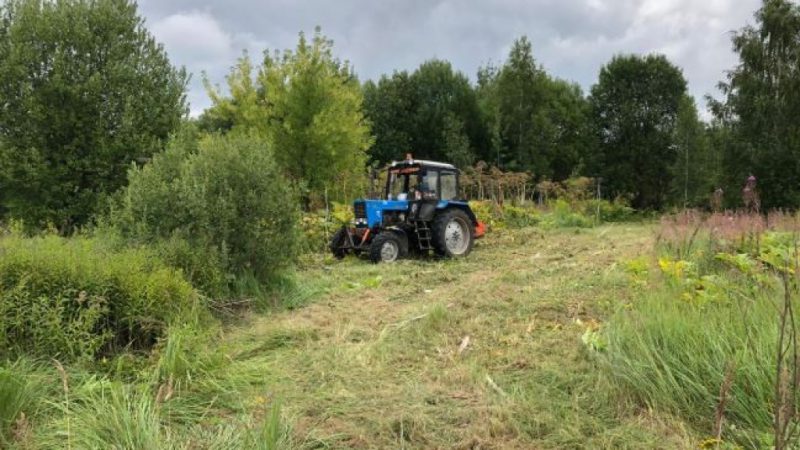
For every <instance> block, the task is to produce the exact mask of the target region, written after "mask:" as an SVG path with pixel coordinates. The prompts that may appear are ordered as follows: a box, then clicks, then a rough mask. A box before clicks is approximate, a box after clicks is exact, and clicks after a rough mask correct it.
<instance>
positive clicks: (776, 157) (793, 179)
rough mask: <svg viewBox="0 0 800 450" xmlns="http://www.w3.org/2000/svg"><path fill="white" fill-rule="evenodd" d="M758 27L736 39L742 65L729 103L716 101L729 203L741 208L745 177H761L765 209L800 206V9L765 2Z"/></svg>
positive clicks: (782, 1) (727, 88)
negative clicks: (799, 120)
mask: <svg viewBox="0 0 800 450" xmlns="http://www.w3.org/2000/svg"><path fill="white" fill-rule="evenodd" d="M755 19H756V26H747V27H744V28H743V29H741V30H740V31H739V32H738V33H735V34H734V36H733V50H734V51H735V52H736V53H738V54H739V62H738V64H737V65H736V66H735V67H734V68H733V69H732V70H731V71H730V72H728V79H727V81H726V82H723V83H721V84H720V87H721V89H722V93H723V94H724V95H725V100H724V103H719V102H712V106H713V110H714V112H715V113H716V118H717V120H718V121H720V123H721V125H722V126H723V127H724V128H725V129H726V130H727V131H728V132H729V135H728V136H726V138H727V139H725V141H724V142H721V143H720V144H721V145H720V150H721V151H722V152H723V162H722V164H723V169H724V174H725V180H724V181H725V183H726V191H729V192H730V193H731V195H730V196H729V198H728V202H729V203H730V204H734V203H735V204H741V198H740V196H739V194H740V193H741V189H742V187H743V184H744V182H745V179H746V178H747V177H748V176H749V175H750V174H754V175H756V176H757V177H758V189H759V191H760V196H761V202H762V206H763V207H765V208H773V207H797V206H798V205H800V190H798V188H797V186H798V185H800V172H799V171H798V170H797V161H798V159H799V158H800V146H798V142H799V140H800V126H798V124H797V120H796V118H797V115H798V105H800V90H798V86H799V85H800V74H798V71H797V65H798V63H799V62H800V7H798V5H797V4H795V3H793V2H790V1H788V0H766V1H764V2H763V6H762V7H761V9H759V10H758V11H757V12H756V14H755Z"/></svg>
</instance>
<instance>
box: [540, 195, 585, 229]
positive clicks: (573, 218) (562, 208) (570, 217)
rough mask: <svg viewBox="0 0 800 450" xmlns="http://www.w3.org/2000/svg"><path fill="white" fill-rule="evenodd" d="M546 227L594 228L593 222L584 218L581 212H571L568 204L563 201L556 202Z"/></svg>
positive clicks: (571, 209)
mask: <svg viewBox="0 0 800 450" xmlns="http://www.w3.org/2000/svg"><path fill="white" fill-rule="evenodd" d="M547 225H549V226H553V227H556V228H563V227H577V228H590V227H592V226H594V220H593V219H592V218H590V217H587V216H585V215H584V214H583V213H581V212H577V211H575V210H573V208H572V207H571V206H570V204H569V203H567V202H566V201H564V200H561V199H559V200H556V201H555V203H554V205H553V210H552V212H551V213H550V217H549V218H548V220H547Z"/></svg>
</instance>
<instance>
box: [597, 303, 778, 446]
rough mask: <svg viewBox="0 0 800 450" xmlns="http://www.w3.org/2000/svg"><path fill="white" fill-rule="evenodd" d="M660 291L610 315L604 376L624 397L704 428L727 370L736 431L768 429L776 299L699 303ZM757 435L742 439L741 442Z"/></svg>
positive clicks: (713, 412)
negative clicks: (731, 372) (729, 378)
mask: <svg viewBox="0 0 800 450" xmlns="http://www.w3.org/2000/svg"><path fill="white" fill-rule="evenodd" d="M680 297H681V293H680V292H678V291H677V290H674V289H664V290H663V291H661V292H657V293H652V294H649V295H646V296H644V297H643V298H640V299H638V300H637V301H636V304H635V305H634V306H633V307H632V308H631V309H627V310H624V311H621V312H620V313H618V314H617V315H616V316H615V317H613V318H612V319H611V325H610V326H609V327H608V330H607V333H606V338H607V340H608V341H607V348H608V352H607V353H606V355H605V358H603V360H602V361H603V364H604V367H605V369H606V370H605V374H606V375H607V377H608V378H609V379H610V380H611V381H612V384H613V385H615V386H616V387H617V389H618V392H619V393H620V395H621V396H623V397H624V398H627V399H628V400H631V401H634V402H635V403H638V404H641V405H644V406H647V407H649V408H653V409H656V410H659V411H664V412H668V413H671V414H675V415H677V416H680V417H683V418H684V419H686V420H687V421H689V422H690V423H692V424H694V425H696V426H697V427H698V428H699V429H701V430H707V431H708V432H709V433H710V431H709V430H711V429H712V428H713V427H712V425H713V422H714V420H715V415H716V411H717V405H718V400H719V397H720V386H722V385H723V382H724V380H725V374H726V369H727V368H728V367H729V366H731V365H732V366H733V367H734V368H735V369H734V372H733V381H732V384H731V386H730V387H729V400H728V402H727V405H726V407H725V411H724V414H725V416H726V418H727V421H728V423H733V424H735V425H736V426H737V427H738V428H739V429H740V430H742V429H743V430H757V433H756V434H759V433H768V431H769V427H770V426H771V420H772V411H771V408H770V404H771V402H772V397H773V378H774V370H775V369H774V368H775V362H776V358H775V352H774V348H775V343H776V341H777V329H776V326H775V323H776V312H775V311H776V310H775V307H776V299H775V298H774V297H770V296H769V295H764V296H763V297H760V298H758V299H752V300H748V299H739V300H733V301H732V302H731V303H730V304H714V305H707V306H705V307H702V308H701V307H697V306H695V305H692V304H690V303H687V302H685V301H683V300H681V299H680ZM754 438H755V437H753V436H748V437H746V438H745V439H746V440H752V439H754Z"/></svg>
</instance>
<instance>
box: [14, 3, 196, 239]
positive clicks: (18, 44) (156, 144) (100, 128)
mask: <svg viewBox="0 0 800 450" xmlns="http://www.w3.org/2000/svg"><path fill="white" fill-rule="evenodd" d="M185 87H186V75H185V73H184V71H183V70H178V69H176V68H174V67H173V66H172V65H171V64H170V62H169V60H168V59H167V55H166V52H165V51H164V49H163V47H161V46H160V45H158V44H157V43H156V42H155V40H154V39H153V37H152V36H151V35H150V34H149V33H148V31H147V30H146V29H145V27H144V22H143V20H142V19H141V17H139V15H138V14H137V10H136V4H135V3H133V2H130V1H127V0H63V1H57V2H53V1H40V0H10V1H8V2H5V3H3V4H0V105H2V106H0V111H1V112H0V192H3V196H2V201H3V203H4V205H3V206H4V207H5V208H7V212H8V214H9V215H11V216H13V217H16V218H20V219H23V220H24V221H25V222H26V224H27V225H28V226H29V227H42V226H44V225H46V224H47V223H52V224H54V225H56V226H57V227H58V228H59V229H60V230H61V231H62V232H65V233H66V232H69V231H71V230H72V229H73V228H74V227H75V226H79V225H81V224H84V223H86V222H87V221H88V220H89V219H90V217H91V216H92V215H93V213H95V212H96V211H97V208H98V206H99V205H101V204H102V203H103V202H102V198H103V197H104V196H105V195H107V194H109V193H111V192H113V191H115V190H117V189H118V188H120V187H121V186H123V185H125V183H126V171H127V170H128V167H129V166H130V164H131V163H132V162H134V161H138V162H143V161H146V160H147V159H148V158H149V157H150V156H151V155H153V154H154V153H156V152H158V151H160V150H162V149H163V146H164V142H165V140H166V139H167V137H168V135H169V134H170V133H171V132H172V131H173V130H175V129H176V128H177V127H178V126H179V124H180V121H181V118H182V117H184V116H185V114H186V104H185V94H184V92H185Z"/></svg>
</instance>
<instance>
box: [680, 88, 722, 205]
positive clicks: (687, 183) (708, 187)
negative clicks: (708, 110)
mask: <svg viewBox="0 0 800 450" xmlns="http://www.w3.org/2000/svg"><path fill="white" fill-rule="evenodd" d="M673 140H674V148H675V150H676V152H677V155H676V158H675V164H674V165H673V166H672V168H671V171H670V172H671V175H672V187H671V195H670V198H671V203H673V204H675V205H681V206H684V207H686V206H701V207H702V206H707V205H708V202H709V199H710V197H711V194H712V193H713V191H714V189H716V188H717V187H719V185H720V184H719V168H718V160H717V158H715V156H714V154H713V150H714V149H713V147H712V146H711V145H710V144H709V131H708V130H706V126H705V125H704V124H703V122H701V121H700V119H699V118H698V116H697V108H696V106H695V104H694V99H693V98H691V97H689V96H685V97H684V98H683V100H682V101H681V103H680V106H679V109H678V119H677V123H676V125H675V136H674V139H673Z"/></svg>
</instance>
